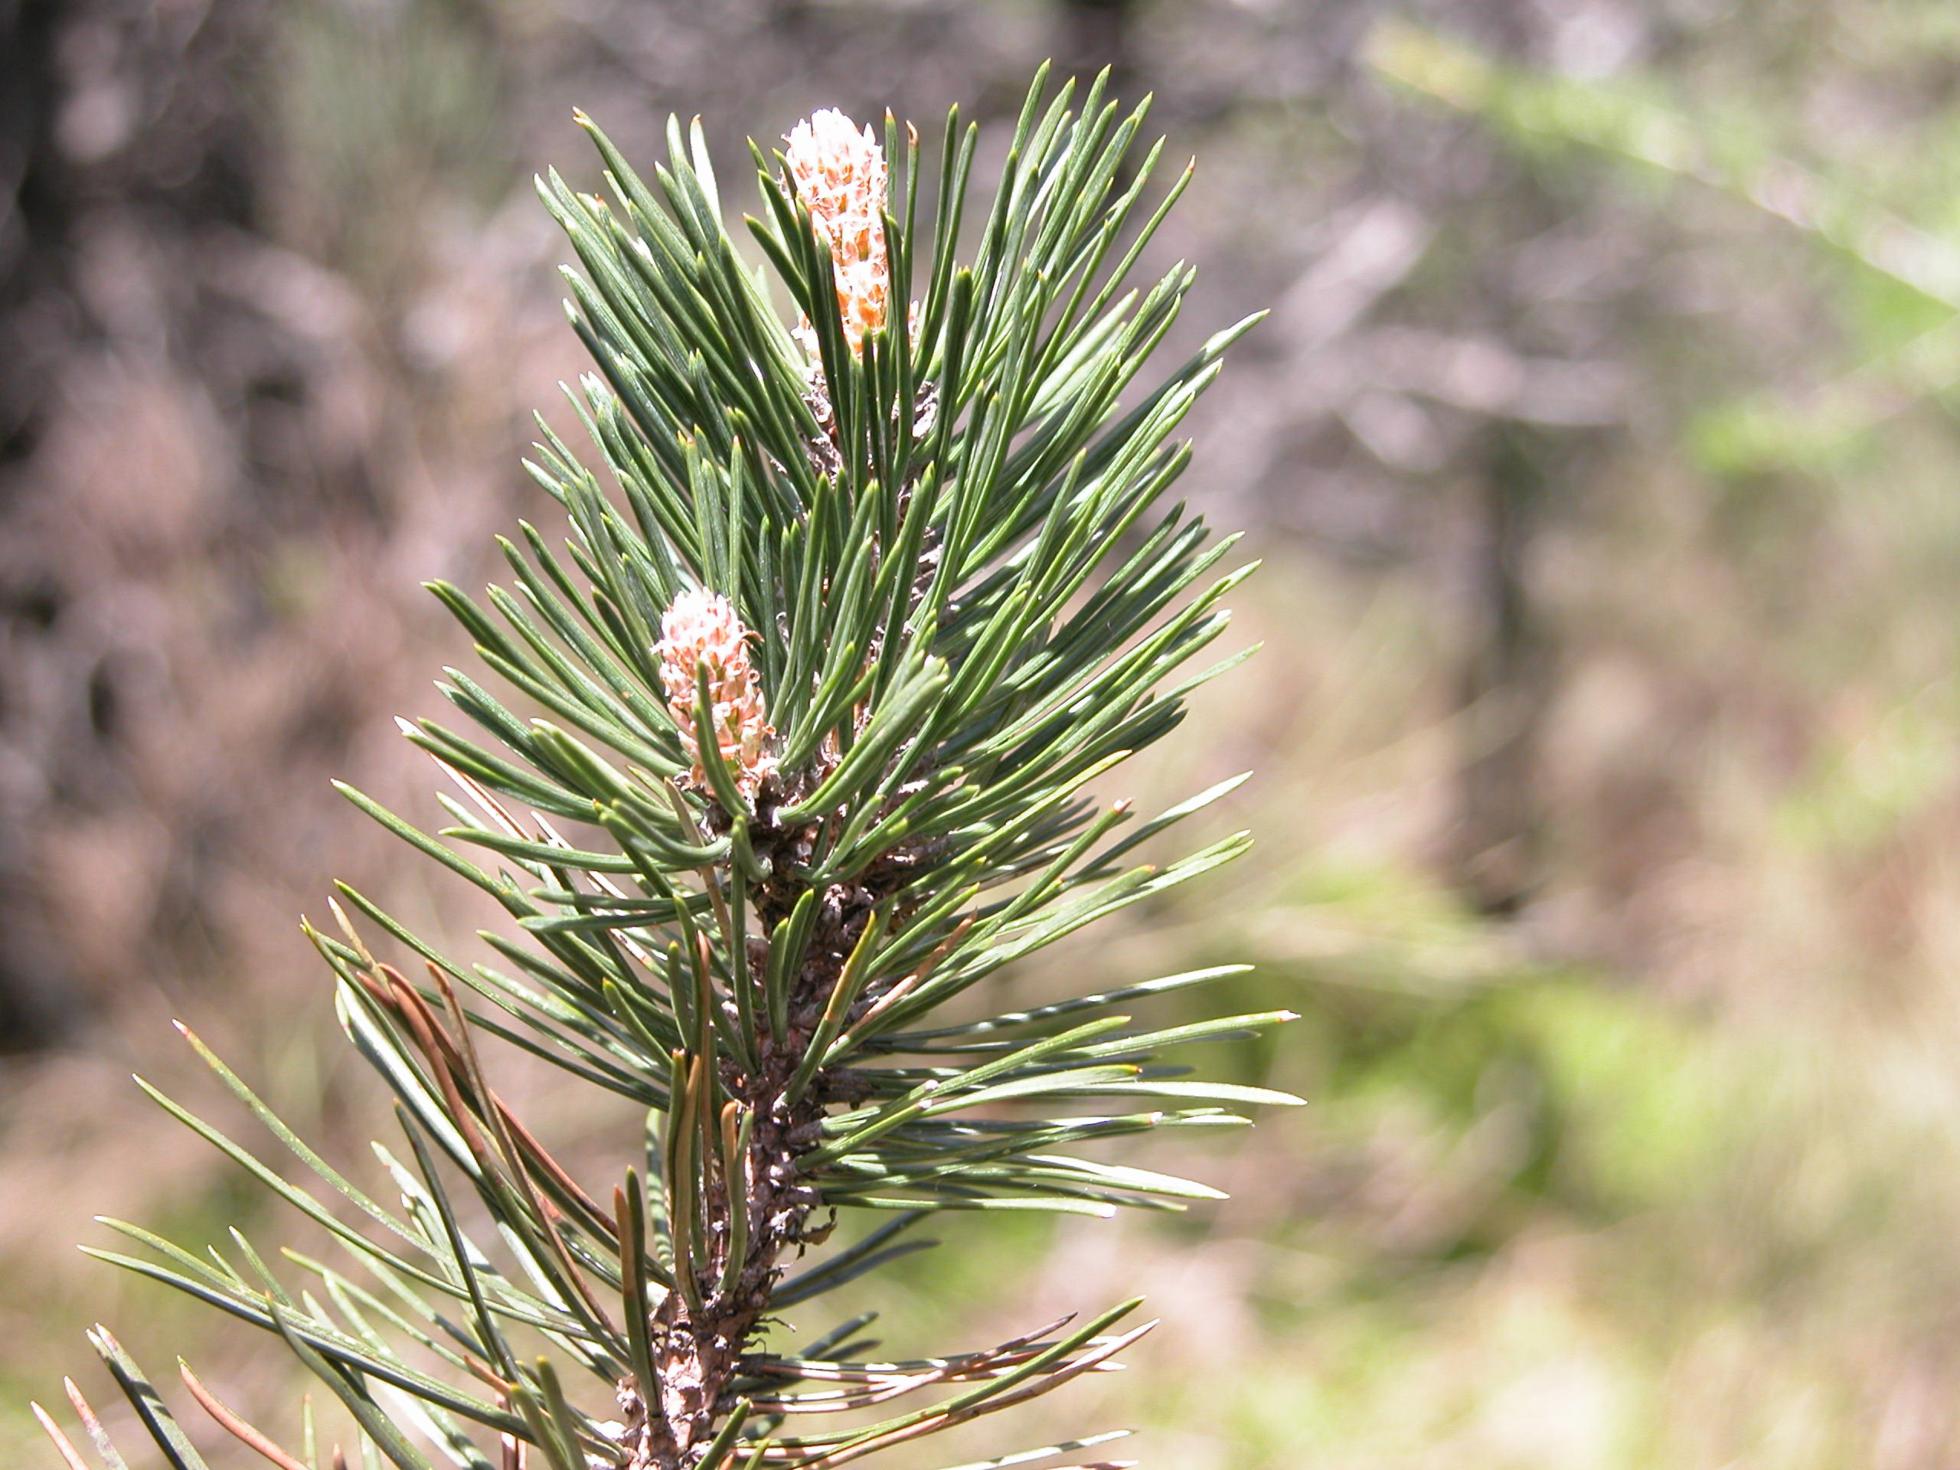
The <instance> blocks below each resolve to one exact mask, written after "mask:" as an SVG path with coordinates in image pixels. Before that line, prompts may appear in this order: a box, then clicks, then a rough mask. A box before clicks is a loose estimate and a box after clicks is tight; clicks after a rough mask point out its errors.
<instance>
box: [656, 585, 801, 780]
mask: <svg viewBox="0 0 1960 1470" xmlns="http://www.w3.org/2000/svg"><path fill="white" fill-rule="evenodd" d="M660 634H661V637H660V642H659V643H658V644H657V645H655V648H654V652H655V653H657V654H658V655H659V657H660V682H661V685H662V687H663V689H664V690H665V692H666V695H667V709H668V711H669V713H671V714H672V715H673V717H674V723H675V724H676V725H677V726H679V727H680V736H681V744H682V746H683V747H685V749H686V751H687V755H688V758H689V760H690V761H692V762H693V771H692V773H691V774H692V776H693V780H694V783H695V785H697V786H700V787H703V788H705V787H707V785H708V774H707V771H706V769H705V768H704V767H703V765H702V763H701V748H700V741H699V737H698V735H697V733H696V729H695V722H694V706H695V701H696V697H697V683H698V680H699V671H702V670H705V671H706V673H707V683H708V699H709V701H710V708H709V711H708V713H709V717H710V724H711V726H712V728H713V730H714V735H715V745H716V748H717V749H718V750H719V751H720V752H721V758H722V761H723V763H724V764H725V765H727V767H728V769H729V771H730V772H732V773H733V775H734V777H735V785H736V787H737V788H738V789H739V790H740V791H741V793H742V795H743V796H745V797H750V798H753V797H754V796H755V793H756V788H757V787H759V786H760V785H761V784H762V782H763V781H764V780H765V779H766V778H767V777H769V776H770V775H772V774H773V773H774V772H775V769H776V758H775V756H774V755H773V754H771V753H770V750H769V741H770V738H771V737H772V736H774V735H775V733H776V732H775V730H774V728H773V727H771V725H770V724H769V719H768V712H767V711H766V710H765V709H764V708H763V704H762V683H761V681H760V680H759V679H758V678H757V677H756V672H755V664H754V663H753V662H752V661H751V660H750V658H749V642H750V640H751V639H753V638H754V637H755V635H754V634H753V633H751V632H750V631H749V630H748V629H747V628H746V627H744V626H743V625H742V619H741V617H740V616H739V615H738V614H737V613H736V611H735V608H734V606H733V604H731V603H730V602H729V600H728V599H727V598H726V597H723V596H722V595H721V594H720V593H719V592H710V591H708V590H707V589H706V588H702V587H690V588H688V589H687V590H685V591H684V592H682V593H681V594H680V595H679V596H678V597H676V598H675V599H674V601H673V605H672V606H671V607H669V608H668V609H667V611H666V612H664V613H662V614H661V615H660Z"/></svg>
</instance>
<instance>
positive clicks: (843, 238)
mask: <svg viewBox="0 0 1960 1470" xmlns="http://www.w3.org/2000/svg"><path fill="white" fill-rule="evenodd" d="M786 141H787V142H788V144H789V147H788V148H787V149H786V150H785V151H784V153H783V160H784V162H785V163H787V164H788V165H789V174H790V178H791V180H792V181H793V182H794V183H795V185H796V193H797V197H798V198H800V199H801V200H802V201H803V206H804V208H806V209H808V210H809V211H810V220H811V223H812V224H813V225H814V226H815V227H816V231H817V234H818V235H819V236H821V237H822V239H823V241H824V243H825V244H826V245H828V246H829V247H830V259H831V266H832V269H833V271H834V273H835V275H836V278H837V314H838V316H839V317H840V318H841V319H842V321H843V326H844V341H845V343H846V344H847V345H848V346H849V347H850V350H851V352H852V353H853V354H856V353H859V352H861V351H863V346H864V336H865V333H867V332H871V331H875V330H877V329H878V328H879V327H882V326H883V325H884V324H885V319H886V314H887V312H888V310H889V308H890V300H891V267H890V264H889V262H888V261H887V260H886V258H885V226H884V208H885V190H886V183H887V179H888V176H889V171H888V169H887V166H886V163H885V150H884V149H883V148H881V147H880V146H879V145H878V142H877V139H876V138H874V137H873V136H872V132H871V128H870V126H869V125H868V124H867V125H866V126H865V128H864V129H863V131H861V132H860V131H859V129H858V126H857V124H856V123H854V122H852V121H851V120H850V119H849V118H848V117H846V116H844V114H843V113H841V112H839V111H837V109H836V108H834V107H827V108H825V109H823V111H821V112H818V113H814V114H812V115H811V116H810V117H809V118H807V119H805V120H804V121H803V122H800V123H798V124H797V125H796V126H795V127H794V128H793V129H791V130H790V132H789V133H788V134H787V135H786ZM796 338H797V341H799V342H800V343H802V345H803V349H804V351H806V352H807V353H809V355H810V357H811V358H812V359H813V360H814V359H815V358H816V356H817V334H816V331H815V329H814V328H812V327H811V325H810V324H809V322H808V321H803V322H799V323H798V324H797V327H796Z"/></svg>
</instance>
